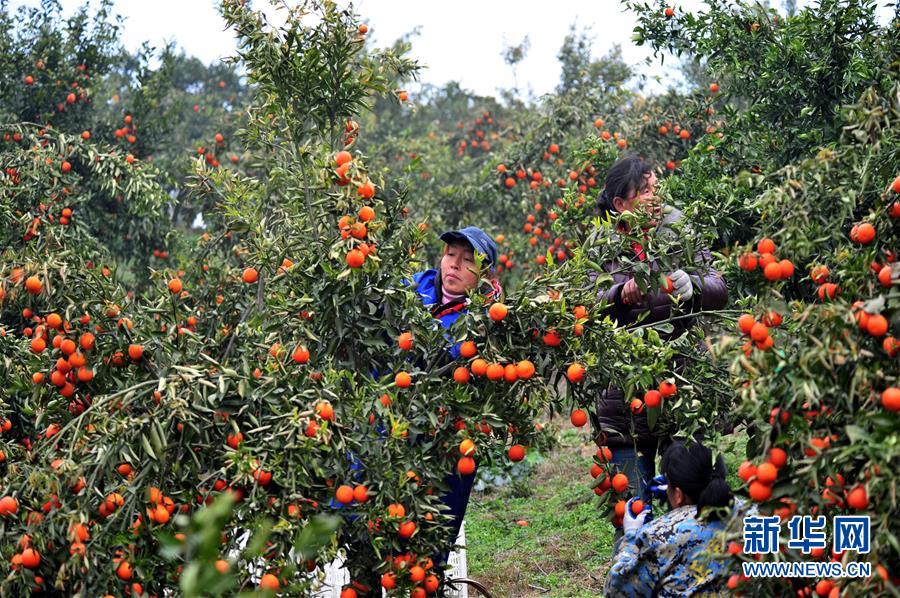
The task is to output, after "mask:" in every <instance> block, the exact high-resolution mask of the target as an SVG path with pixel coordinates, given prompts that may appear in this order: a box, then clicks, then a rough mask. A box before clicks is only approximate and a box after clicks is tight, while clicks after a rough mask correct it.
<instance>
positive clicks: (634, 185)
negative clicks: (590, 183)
mask: <svg viewBox="0 0 900 598" xmlns="http://www.w3.org/2000/svg"><path fill="white" fill-rule="evenodd" d="M651 172H653V168H651V166H650V164H649V163H648V162H647V161H645V160H644V159H643V158H641V157H639V156H636V155H634V154H630V155H628V156H625V157H624V158H622V159H620V160H618V161H617V162H616V163H615V164H613V165H612V166H610V167H609V170H608V171H607V172H606V180H605V181H604V183H603V191H601V192H600V197H598V198H597V203H598V204H600V207H601V208H603V209H605V210H606V211H608V212H615V211H616V208H615V206H614V205H613V198H616V197H621V198H622V199H628V197H630V196H631V194H632V193H636V192H639V191H640V190H641V187H643V186H644V181H645V179H646V177H647V175H649V174H650V173H651Z"/></svg>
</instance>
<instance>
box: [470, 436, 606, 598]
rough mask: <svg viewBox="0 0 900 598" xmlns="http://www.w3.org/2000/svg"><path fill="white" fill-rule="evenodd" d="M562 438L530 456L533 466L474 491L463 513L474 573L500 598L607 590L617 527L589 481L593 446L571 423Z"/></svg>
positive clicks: (577, 596)
mask: <svg viewBox="0 0 900 598" xmlns="http://www.w3.org/2000/svg"><path fill="white" fill-rule="evenodd" d="M558 438H559V444H558V446H557V447H556V448H555V449H554V450H553V451H551V452H550V453H549V454H547V455H544V456H543V457H541V456H539V455H536V454H532V455H530V456H529V459H531V460H533V462H534V463H533V464H534V469H533V472H532V473H531V474H530V475H529V476H528V477H527V478H525V479H523V480H519V482H518V483H515V484H512V485H510V486H505V487H503V488H499V489H497V490H494V491H489V492H487V493H473V495H472V498H471V501H470V503H469V509H468V511H467V513H466V544H467V545H468V553H467V559H468V566H469V576H470V577H472V578H474V579H477V580H479V581H481V582H482V583H484V584H485V585H486V586H487V588H488V589H489V590H490V591H491V593H492V594H493V595H494V596H496V597H497V598H500V597H504V596H517V597H523V598H524V597H532V596H534V597H536V596H541V597H549V598H562V597H566V598H588V597H596V596H599V595H601V594H602V589H603V580H604V577H605V574H606V569H607V568H608V567H609V562H610V558H611V554H612V543H613V533H614V530H613V526H612V524H611V523H610V522H609V521H608V520H607V519H606V518H605V517H604V515H603V514H602V513H600V512H599V511H598V509H597V502H596V501H595V500H594V494H593V492H592V491H591V488H590V484H591V482H592V479H591V476H590V473H589V470H590V467H591V463H592V461H591V457H592V455H593V454H594V452H595V451H596V447H595V446H594V444H593V442H591V441H590V440H589V439H588V438H587V436H586V435H584V434H581V433H579V432H577V431H574V430H571V429H568V430H566V431H564V432H560V433H559V434H558ZM519 522H527V525H520V524H519ZM470 594H471V595H475V593H474V592H470Z"/></svg>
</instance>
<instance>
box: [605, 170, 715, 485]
mask: <svg viewBox="0 0 900 598" xmlns="http://www.w3.org/2000/svg"><path fill="white" fill-rule="evenodd" d="M598 202H599V204H600V207H601V208H602V209H604V210H606V211H607V212H608V213H610V214H611V215H612V217H613V219H614V221H616V230H618V231H620V232H625V233H627V232H629V227H628V224H627V222H626V221H625V219H622V218H620V217H619V216H620V215H621V214H622V213H624V212H633V213H634V212H637V213H644V214H646V215H648V216H649V220H650V226H651V227H652V228H653V229H655V230H654V231H653V232H652V234H654V235H666V234H669V235H674V234H676V231H675V230H673V225H675V224H676V223H677V222H679V221H680V220H681V219H682V214H681V212H679V211H678V210H676V209H674V208H672V207H670V206H664V205H662V204H660V203H659V202H658V200H657V198H656V176H655V175H654V173H653V170H652V168H651V167H650V165H649V164H647V163H646V162H645V161H644V160H643V159H641V158H638V157H636V156H629V157H626V158H622V159H621V160H619V161H618V162H616V163H615V164H613V166H612V167H611V168H610V169H609V172H608V173H607V175H606V181H605V184H604V189H603V192H602V193H601V194H600V198H599V199H598ZM649 232H650V231H649V230H648V233H649ZM628 251H629V253H631V255H629V256H628V257H629V258H630V260H631V261H632V262H634V261H649V267H650V271H651V272H653V273H660V267H661V266H660V265H659V264H657V263H656V261H655V260H653V259H648V258H647V256H646V255H645V252H644V248H643V247H642V246H641V245H640V244H639V243H633V244H632V246H631V248H630V249H629V250H628ZM623 257H625V256H623ZM694 257H695V259H694V260H693V261H695V262H696V264H692V265H691V267H692V268H693V269H692V270H691V271H690V272H686V271H684V270H682V269H681V268H678V269H675V270H674V271H671V272H667V275H668V276H669V278H670V279H671V280H672V286H673V287H674V288H673V290H672V293H671V294H667V293H664V292H661V291H660V292H654V291H648V292H646V293H644V292H642V291H641V289H640V287H639V286H638V284H637V282H636V281H635V274H634V272H633V271H630V270H628V268H627V267H626V266H625V265H624V264H623V263H621V262H620V261H619V259H615V260H612V261H610V262H608V263H606V264H604V265H603V269H604V271H606V272H607V273H608V274H610V275H611V276H612V279H613V285H612V286H611V287H610V288H609V289H606V290H604V291H602V292H601V293H600V295H599V297H598V299H600V300H602V301H604V302H605V303H606V305H607V308H606V312H605V313H607V314H608V315H609V316H610V317H611V318H612V319H613V320H615V321H616V322H617V324H618V326H628V325H630V324H634V323H635V322H637V321H638V320H639V319H640V324H641V325H643V324H650V323H654V322H661V321H664V320H667V319H669V318H670V317H672V316H673V315H675V314H673V309H676V305H677V310H678V311H679V312H688V313H689V312H697V311H701V310H714V309H721V308H723V307H724V306H725V303H726V301H727V298H728V289H727V287H726V285H725V280H724V279H723V278H722V276H721V275H720V274H719V273H718V272H716V271H715V270H714V269H713V268H712V265H711V264H712V257H711V256H710V254H709V251H708V250H706V249H703V250H700V251H697V252H696V254H695V256H694ZM684 267H686V268H687V267H688V266H687V265H685V266H684ZM673 297H677V299H678V301H677V304H676V301H673ZM693 320H694V318H680V319H676V320H673V321H672V322H671V325H672V330H671V332H666V333H663V332H660V336H661V337H662V338H663V339H674V338H677V337H678V336H681V335H682V334H683V333H684V332H685V331H686V330H687V329H688V328H689V327H690V326H691V325H692V323H693ZM673 367H675V368H680V364H677V363H676V364H673ZM626 402H627V401H626V397H624V396H623V393H622V390H621V389H618V388H609V389H608V390H606V391H605V392H603V393H602V394H601V396H599V397H598V398H597V405H596V407H597V409H596V413H597V421H596V422H595V424H598V428H599V431H600V433H599V435H598V436H597V439H596V440H597V444H600V445H605V446H608V447H609V448H610V450H611V452H612V462H613V463H615V464H616V465H618V466H619V469H620V470H622V471H624V472H625V474H626V475H627V476H628V479H629V483H630V485H631V490H632V492H634V493H635V494H636V495H638V496H639V495H641V494H643V493H644V490H645V489H646V487H647V485H648V484H649V483H650V481H651V480H652V479H653V476H654V471H655V459H656V453H657V450H658V449H659V448H660V447H659V444H660V441H663V442H664V443H665V442H667V439H665V438H659V437H658V436H657V435H656V434H655V433H654V431H653V430H651V429H650V426H649V424H648V422H647V415H646V412H645V411H642V412H640V413H638V414H632V413H631V410H630V409H629V408H628V407H627V406H626ZM663 448H664V447H663Z"/></svg>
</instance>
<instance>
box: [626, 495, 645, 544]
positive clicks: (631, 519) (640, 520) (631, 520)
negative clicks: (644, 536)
mask: <svg viewBox="0 0 900 598" xmlns="http://www.w3.org/2000/svg"><path fill="white" fill-rule="evenodd" d="M635 500H637V497H633V498H631V499H630V500H629V501H628V502H627V503H626V504H625V517H623V518H622V530H623V531H624V532H625V535H626V536H628V537H634V536H635V535H636V534H637V533H638V531H639V530H640V529H641V526H643V525H644V524H645V523H646V522H647V516H648V515H650V510H651V507H650V505H649V504H646V505H644V508H643V510H641V512H640V513H638V514H637V515H634V514H632V512H631V505H632V503H634V501H635Z"/></svg>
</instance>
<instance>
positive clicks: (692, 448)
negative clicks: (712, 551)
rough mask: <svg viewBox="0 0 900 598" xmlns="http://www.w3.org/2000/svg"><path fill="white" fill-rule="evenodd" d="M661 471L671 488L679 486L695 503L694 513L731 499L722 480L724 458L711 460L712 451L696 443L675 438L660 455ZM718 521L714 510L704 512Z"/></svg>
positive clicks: (722, 505) (728, 503)
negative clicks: (695, 509)
mask: <svg viewBox="0 0 900 598" xmlns="http://www.w3.org/2000/svg"><path fill="white" fill-rule="evenodd" d="M660 471H661V472H662V473H663V475H665V476H666V483H667V484H668V485H669V487H670V488H681V491H682V492H684V493H685V494H687V495H688V498H690V499H691V500H692V501H694V503H696V505H697V515H698V516H699V515H700V511H701V510H702V509H703V507H727V506H729V505H730V504H731V501H732V499H733V498H734V497H733V495H732V493H731V488H730V487H729V486H728V483H727V482H726V481H725V474H726V469H725V460H724V459H722V456H721V455H719V456H718V457H717V458H716V460H715V463H713V458H712V451H711V450H709V449H708V448H706V447H705V446H703V445H702V444H700V443H699V442H695V441H689V442H687V443H683V442H680V441H676V442H675V443H673V444H672V445H671V446H670V447H669V448H668V449H666V452H665V454H664V455H663V458H662V462H661V463H660ZM706 516H708V517H709V519H711V520H718V519H719V515H718V513H716V512H715V509H711V510H710V512H709V513H707V514H706Z"/></svg>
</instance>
